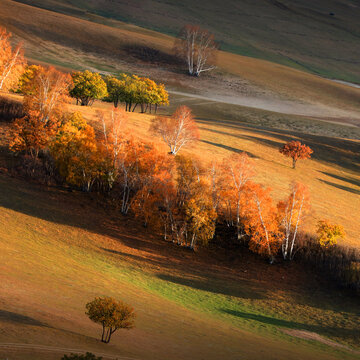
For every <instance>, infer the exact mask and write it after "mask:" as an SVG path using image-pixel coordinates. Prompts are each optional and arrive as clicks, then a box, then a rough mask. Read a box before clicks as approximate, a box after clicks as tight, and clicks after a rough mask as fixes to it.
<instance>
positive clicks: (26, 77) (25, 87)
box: [17, 65, 43, 95]
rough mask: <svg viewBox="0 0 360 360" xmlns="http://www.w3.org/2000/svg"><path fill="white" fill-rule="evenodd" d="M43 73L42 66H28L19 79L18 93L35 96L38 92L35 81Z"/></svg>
mask: <svg viewBox="0 0 360 360" xmlns="http://www.w3.org/2000/svg"><path fill="white" fill-rule="evenodd" d="M41 71H43V67H42V66H40V65H29V66H27V67H26V68H25V70H24V72H23V73H22V74H21V76H20V78H19V83H18V87H17V92H18V93H20V94H23V95H33V93H34V91H36V84H35V82H34V81H33V80H34V78H35V76H37V75H38V74H39V73H40V72H41Z"/></svg>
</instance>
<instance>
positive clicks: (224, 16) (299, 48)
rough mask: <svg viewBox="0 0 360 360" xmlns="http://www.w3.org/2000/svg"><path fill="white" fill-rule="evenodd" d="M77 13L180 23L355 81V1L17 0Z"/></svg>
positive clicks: (359, 8)
mask: <svg viewBox="0 0 360 360" xmlns="http://www.w3.org/2000/svg"><path fill="white" fill-rule="evenodd" d="M18 1H20V2H23V3H27V4H30V5H35V6H39V7H42V8H46V9H49V10H54V11H58V12H62V13H66V14H70V15H75V16H78V17H83V18H87V17H88V16H89V14H97V15H100V16H103V17H107V18H111V19H116V20H121V21H125V22H129V23H134V24H137V25H140V26H143V27H146V28H149V29H154V30H157V31H160V32H163V33H167V34H171V35H175V34H176V33H177V32H178V30H179V28H180V27H181V26H183V25H184V24H186V23H194V24H201V25H202V26H204V27H206V28H208V29H210V30H211V31H212V32H214V33H215V35H216V38H217V39H218V41H219V42H220V44H221V48H222V49H223V50H226V51H231V52H234V53H238V54H242V55H248V56H252V57H257V58H261V59H266V60H270V61H274V62H278V63H281V64H285V65H289V66H292V67H295V68H298V69H302V70H306V71H309V72H312V73H315V74H320V75H322V76H325V77H331V78H338V79H343V80H347V81H352V82H358V83H360V66H359V64H360V46H359V41H360V25H359V21H358V19H359V18H360V5H359V3H358V1H356V0H346V1H345V0H331V1H329V0H318V1H312V0H295V1H294V0H260V1H251V0H240V1H239V0H225V1H220V0H211V1H204V0H201V1H197V2H194V1H190V0H185V1H181V2H179V1H176V0H170V1H169V0H167V1H165V0H147V1H141V0H135V1H130V2H129V1H123V0H116V1H113V0H90V1H77V0H59V1H53V0H18Z"/></svg>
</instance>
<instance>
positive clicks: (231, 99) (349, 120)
mask: <svg viewBox="0 0 360 360" xmlns="http://www.w3.org/2000/svg"><path fill="white" fill-rule="evenodd" d="M169 93H170V94H174V95H178V96H183V97H185V98H191V99H197V100H202V101H208V102H220V103H223V104H229V105H240V106H246V107H250V108H255V109H261V110H267V111H274V112H277V113H281V114H288V115H300V116H309V117H314V118H319V119H322V120H325V121H328V122H331V123H337V124H341V125H345V126H352V127H360V114H354V113H352V112H347V111H344V110H340V109H336V108H332V107H329V106H325V105H321V104H318V105H316V104H308V103H300V102H295V101H291V100H283V99H275V98H266V97H263V98H262V97H259V96H257V97H255V96H245V95H237V96H224V95H216V94H206V93H205V94H203V95H200V94H190V93H187V92H182V91H175V90H170V91H169ZM201 104H204V103H203V102H202V103H201Z"/></svg>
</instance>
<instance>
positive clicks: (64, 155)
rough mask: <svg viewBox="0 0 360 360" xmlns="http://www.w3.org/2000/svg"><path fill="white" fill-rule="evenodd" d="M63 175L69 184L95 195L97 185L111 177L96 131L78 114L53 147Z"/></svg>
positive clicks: (63, 127) (63, 128) (67, 122)
mask: <svg viewBox="0 0 360 360" xmlns="http://www.w3.org/2000/svg"><path fill="white" fill-rule="evenodd" d="M50 153H51V155H52V156H53V158H54V160H55V163H56V165H57V168H58V169H59V172H60V175H61V176H63V177H64V178H65V179H66V181H67V182H68V183H69V184H71V185H75V186H79V187H80V188H81V189H82V190H83V191H86V192H89V191H91V189H92V187H93V185H94V183H95V181H96V180H98V179H99V178H100V177H101V176H103V175H104V174H106V173H107V168H108V167H109V166H110V164H109V162H110V161H109V159H108V158H107V157H106V156H105V154H104V153H103V152H101V149H100V148H99V145H98V142H97V139H96V136H95V131H94V129H93V128H92V126H90V125H88V124H87V123H86V122H85V120H84V119H83V118H82V116H81V114H80V113H74V114H72V115H71V116H70V119H69V120H68V121H66V122H65V124H63V126H62V127H61V128H60V129H59V132H58V134H57V136H56V138H55V140H54V142H53V143H52V144H51V146H50Z"/></svg>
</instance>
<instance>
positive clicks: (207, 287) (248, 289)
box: [157, 274, 266, 299]
mask: <svg viewBox="0 0 360 360" xmlns="http://www.w3.org/2000/svg"><path fill="white" fill-rule="evenodd" d="M157 277H158V278H159V279H161V280H164V281H167V282H172V283H174V284H177V285H182V286H187V287H190V288H192V289H196V290H202V291H206V292H211V293H213V294H221V295H227V296H234V297H238V298H242V299H264V298H265V297H266V291H265V290H264V289H261V288H260V287H259V286H256V285H254V282H251V281H248V280H243V279H241V280H238V281H237V282H231V283H230V282H225V281H224V280H223V279H220V278H215V277H212V278H211V279H210V278H204V277H202V278H185V277H179V276H173V275H169V274H159V275H157Z"/></svg>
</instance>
